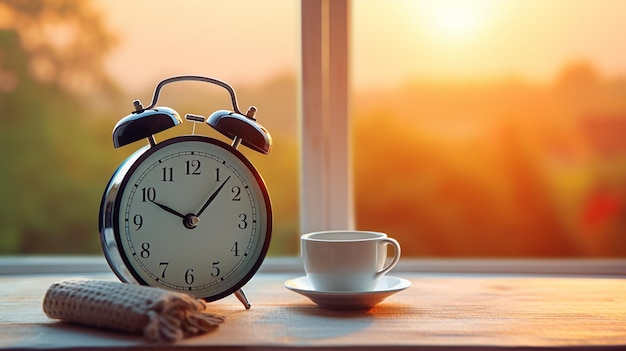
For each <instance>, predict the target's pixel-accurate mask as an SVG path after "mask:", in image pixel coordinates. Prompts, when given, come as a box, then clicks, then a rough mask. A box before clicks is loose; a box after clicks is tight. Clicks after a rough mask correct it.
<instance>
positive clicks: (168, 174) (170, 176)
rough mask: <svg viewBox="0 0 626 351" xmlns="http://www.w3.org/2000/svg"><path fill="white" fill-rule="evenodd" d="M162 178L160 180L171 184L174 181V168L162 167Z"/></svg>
mask: <svg viewBox="0 0 626 351" xmlns="http://www.w3.org/2000/svg"><path fill="white" fill-rule="evenodd" d="M161 170H163V178H162V179H161V180H162V181H164V182H173V181H174V167H163V168H161Z"/></svg>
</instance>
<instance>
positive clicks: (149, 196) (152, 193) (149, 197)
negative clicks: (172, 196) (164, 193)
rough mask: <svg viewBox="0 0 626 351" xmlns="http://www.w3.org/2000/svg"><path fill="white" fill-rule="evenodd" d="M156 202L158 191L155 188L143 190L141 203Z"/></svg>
mask: <svg viewBox="0 0 626 351" xmlns="http://www.w3.org/2000/svg"><path fill="white" fill-rule="evenodd" d="M154 200H156V189H155V188H153V187H149V188H141V202H147V201H150V202H153V201H154Z"/></svg>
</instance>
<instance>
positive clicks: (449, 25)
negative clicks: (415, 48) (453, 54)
mask: <svg viewBox="0 0 626 351" xmlns="http://www.w3.org/2000/svg"><path fill="white" fill-rule="evenodd" d="M499 4H500V3H497V2H493V1H490V0H475V1H467V0H429V1H418V2H409V3H408V6H410V7H411V9H410V11H411V12H412V13H414V14H415V18H416V19H418V21H419V22H422V23H416V24H418V26H420V27H422V28H423V29H424V30H426V31H427V32H428V33H429V34H430V35H431V36H432V37H434V38H435V39H436V40H442V41H446V42H449V43H452V44H454V43H457V42H458V43H462V42H463V41H465V40H469V39H471V38H475V37H476V36H477V35H478V34H479V32H480V31H481V30H484V29H485V27H486V26H487V24H488V23H487V22H488V21H489V17H490V13H491V12H493V10H494V9H495V8H496V7H497V6H499Z"/></svg>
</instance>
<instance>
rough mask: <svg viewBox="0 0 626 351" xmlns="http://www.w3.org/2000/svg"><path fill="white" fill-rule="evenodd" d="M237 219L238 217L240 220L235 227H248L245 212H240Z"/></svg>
mask: <svg viewBox="0 0 626 351" xmlns="http://www.w3.org/2000/svg"><path fill="white" fill-rule="evenodd" d="M239 219H240V221H239V224H237V227H239V229H246V228H248V221H247V219H248V216H246V214H245V213H242V214H240V215H239Z"/></svg>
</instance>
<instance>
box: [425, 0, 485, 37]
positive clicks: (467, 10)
mask: <svg viewBox="0 0 626 351" xmlns="http://www.w3.org/2000/svg"><path fill="white" fill-rule="evenodd" d="M433 7H434V13H433V22H434V23H433V25H434V26H437V27H438V29H440V30H441V32H442V33H441V34H443V35H446V36H462V35H464V34H465V35H469V34H471V32H472V31H473V30H474V29H475V28H476V25H477V21H479V20H480V19H479V18H478V14H477V11H476V9H475V8H473V7H471V5H470V3H468V2H463V1H458V0H457V1H440V2H437V3H436V4H435V6H433Z"/></svg>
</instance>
